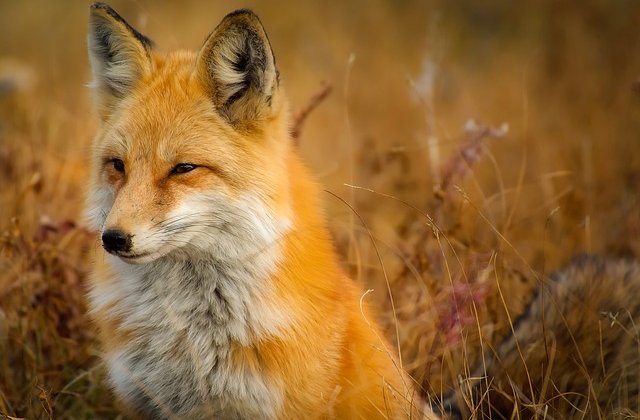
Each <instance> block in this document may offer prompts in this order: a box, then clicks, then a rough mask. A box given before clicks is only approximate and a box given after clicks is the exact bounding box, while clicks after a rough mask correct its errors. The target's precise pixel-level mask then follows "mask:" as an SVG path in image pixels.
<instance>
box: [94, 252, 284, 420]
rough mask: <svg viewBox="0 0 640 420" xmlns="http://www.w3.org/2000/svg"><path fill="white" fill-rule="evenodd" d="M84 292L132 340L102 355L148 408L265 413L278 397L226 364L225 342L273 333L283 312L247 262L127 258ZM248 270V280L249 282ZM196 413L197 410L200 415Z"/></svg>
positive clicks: (254, 376) (156, 413)
mask: <svg viewBox="0 0 640 420" xmlns="http://www.w3.org/2000/svg"><path fill="white" fill-rule="evenodd" d="M114 264H115V265H116V267H117V269H118V271H119V276H118V278H117V279H116V280H115V281H114V282H113V283H111V284H110V285H109V286H104V287H97V288H95V289H94V290H93V291H92V294H91V296H92V303H93V305H94V308H100V307H104V306H103V305H108V306H109V307H110V314H112V315H113V316H118V317H119V318H121V319H123V324H122V328H124V329H127V330H132V331H135V337H136V338H135V340H134V341H132V342H130V343H129V344H128V345H127V346H126V347H124V348H122V349H119V350H118V351H117V352H114V353H112V354H109V355H108V357H107V363H108V366H109V376H110V380H111V382H112V384H113V387H114V389H115V391H116V393H117V394H118V395H119V396H120V397H121V398H123V399H124V400H125V401H127V402H128V403H129V404H131V405H132V406H134V407H136V408H137V409H139V410H141V411H142V412H145V413H148V414H149V415H150V416H152V417H169V416H171V414H177V415H187V414H191V415H195V413H194V410H196V411H201V413H200V414H202V413H205V412H206V413H210V414H211V415H214V416H224V417H227V416H231V417H242V418H272V417H273V416H275V414H276V412H277V409H278V407H279V406H280V405H281V403H282V395H281V394H280V393H279V391H277V389H278V387H276V386H272V385H271V384H270V381H271V379H270V378H269V377H267V376H265V375H264V374H263V373H262V372H260V371H256V370H253V369H251V368H248V367H246V366H240V365H237V364H234V363H232V360H231V348H232V346H231V345H232V343H238V344H240V345H248V344H250V343H252V342H255V341H256V340H260V339H262V338H264V337H268V336H272V335H277V334H279V332H280V329H281V328H282V327H285V326H286V325H287V324H288V322H289V320H288V318H287V315H286V314H285V313H283V311H282V310H280V309H279V308H274V307H272V306H271V303H270V302H272V299H269V295H270V293H269V290H268V287H267V285H266V284H256V283H257V282H256V281H254V280H255V279H252V276H251V274H252V273H251V271H252V267H251V265H244V266H243V267H237V266H220V264H219V263H212V262H197V261H196V262H194V261H182V262H175V261H171V262H169V261H167V262H163V263H157V264H154V265H153V267H152V268H150V267H148V266H144V267H138V266H129V265H126V264H123V263H121V262H119V261H117V260H116V261H114ZM247 279H252V280H251V281H247ZM198 416H200V415H198Z"/></svg>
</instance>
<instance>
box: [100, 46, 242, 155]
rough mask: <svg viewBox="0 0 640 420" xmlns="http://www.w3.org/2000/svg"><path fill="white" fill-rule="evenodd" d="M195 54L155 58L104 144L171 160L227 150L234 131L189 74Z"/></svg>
mask: <svg viewBox="0 0 640 420" xmlns="http://www.w3.org/2000/svg"><path fill="white" fill-rule="evenodd" d="M194 62H195V55H194V54H193V53H188V52H178V53H172V54H170V55H164V56H156V57H154V71H153V72H152V74H151V75H149V78H148V80H144V81H143V82H141V83H139V84H138V86H136V87H135V89H134V91H133V92H132V94H131V95H130V96H129V97H128V98H125V99H124V100H123V101H122V104H121V106H120V109H119V110H118V111H117V113H116V115H114V118H113V120H112V121H113V122H112V124H111V125H110V126H109V129H108V130H107V131H106V132H105V137H104V142H103V146H104V148H105V149H109V150H108V152H110V153H112V154H115V155H127V156H129V157H130V158H132V159H137V160H139V159H143V158H145V157H150V158H154V159H155V158H158V157H160V158H163V159H164V160H168V161H171V160H175V159H176V158H185V156H184V155H187V157H188V155H189V154H198V155H200V156H202V155H203V154H206V155H213V156H215V155H216V154H219V153H223V152H224V151H227V152H228V149H229V147H233V142H231V141H230V140H231V138H232V137H233V136H234V132H233V130H232V129H231V128H230V127H229V126H228V124H227V123H225V121H224V120H223V119H222V118H221V117H220V116H219V114H218V113H217V112H216V111H215V108H214V104H213V103H212V101H211V100H210V98H209V97H207V95H206V94H205V92H204V90H203V88H202V86H201V85H200V84H199V83H198V80H197V79H196V78H195V77H194V76H193V66H194Z"/></svg>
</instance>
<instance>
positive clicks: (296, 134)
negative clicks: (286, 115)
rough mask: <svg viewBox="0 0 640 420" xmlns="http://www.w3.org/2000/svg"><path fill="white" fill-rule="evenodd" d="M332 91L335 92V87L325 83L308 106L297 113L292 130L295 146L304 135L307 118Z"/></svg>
mask: <svg viewBox="0 0 640 420" xmlns="http://www.w3.org/2000/svg"><path fill="white" fill-rule="evenodd" d="M332 90H333V86H331V85H330V84H327V83H323V84H322V87H321V88H320V90H319V91H318V92H316V94H315V95H313V96H312V97H311V98H310V99H309V101H308V102H307V105H306V106H305V107H304V108H302V109H301V110H300V111H298V112H296V113H295V115H294V116H293V128H292V129H291V137H293V141H294V143H295V144H299V143H300V134H301V133H302V126H303V125H304V123H305V121H306V120H307V117H308V116H309V114H310V113H311V112H312V111H313V110H314V109H316V108H317V107H318V105H320V104H321V103H322V101H324V100H325V99H326V98H327V96H329V94H330V93H331V91H332Z"/></svg>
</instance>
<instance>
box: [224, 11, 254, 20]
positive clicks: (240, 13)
mask: <svg viewBox="0 0 640 420" xmlns="http://www.w3.org/2000/svg"><path fill="white" fill-rule="evenodd" d="M245 16H246V17H250V18H255V19H257V18H258V15H256V14H255V12H254V11H253V10H251V9H238V10H234V11H233V12H231V13H229V14H228V15H227V16H225V18H234V17H245Z"/></svg>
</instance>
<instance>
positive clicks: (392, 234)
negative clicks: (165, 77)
mask: <svg viewBox="0 0 640 420" xmlns="http://www.w3.org/2000/svg"><path fill="white" fill-rule="evenodd" d="M247 5H249V6H251V7H253V8H254V9H255V10H256V11H257V12H258V13H259V15H260V16H261V18H262V20H263V22H264V24H265V25H266V27H267V30H268V31H269V34H270V38H271V40H272V42H273V44H274V49H275V52H276V56H277V58H278V63H279V66H280V70H281V73H282V75H283V78H284V83H285V85H286V87H287V90H288V93H289V96H290V97H291V99H292V104H293V108H294V111H295V110H301V111H300V112H302V113H304V112H305V109H304V106H305V104H307V101H308V99H309V98H310V97H311V96H312V95H313V94H314V93H316V92H318V91H319V89H320V86H321V85H322V82H327V83H328V84H330V85H331V86H332V87H333V92H332V94H331V95H330V96H329V97H328V98H327V99H326V100H325V101H324V102H323V103H322V104H321V105H320V106H319V107H318V108H317V109H315V110H314V111H313V113H312V114H311V115H310V116H309V118H308V119H307V120H306V123H305V126H304V130H303V131H301V133H302V134H301V137H300V142H301V144H300V148H301V151H302V154H303V155H304V157H305V158H306V159H307V161H308V162H309V164H310V165H311V166H312V168H314V170H315V172H316V173H317V174H318V175H319V177H320V179H321V181H322V182H323V184H324V185H325V186H326V188H327V190H329V191H331V192H332V193H333V194H335V195H337V196H339V197H340V198H342V199H344V200H345V201H346V202H347V203H349V204H350V206H351V207H352V208H353V209H355V211H357V213H358V216H360V217H362V218H363V220H364V221H365V222H366V227H367V228H368V229H365V228H364V226H363V225H362V224H361V223H360V221H359V220H360V219H359V217H358V216H356V215H354V214H353V212H352V210H351V208H349V207H348V206H345V205H344V203H343V202H342V201H341V200H337V199H335V198H334V197H333V196H332V195H330V194H327V196H326V203H327V207H328V212H329V215H330V216H331V218H330V220H331V227H332V229H333V231H334V234H335V237H336V241H337V243H338V246H339V249H340V251H341V253H342V254H343V256H344V260H345V264H346V266H347V268H348V269H349V271H350V272H351V274H352V276H353V278H354V279H356V281H358V282H361V283H362V284H363V285H364V286H365V287H366V288H367V289H368V288H373V289H374V292H373V293H371V294H369V295H367V296H366V299H371V300H373V301H374V302H375V303H376V304H377V305H378V306H379V307H381V308H382V309H383V311H382V313H383V316H382V319H381V321H382V322H383V323H385V325H386V326H387V331H388V334H389V338H390V340H391V341H392V342H399V343H400V347H401V349H402V355H403V362H404V366H405V368H407V369H408V370H409V371H410V372H412V373H413V374H414V376H415V377H416V379H417V380H418V381H419V382H420V383H422V384H423V386H424V388H425V389H426V390H427V391H429V392H430V393H431V394H432V395H433V396H435V397H436V398H437V397H439V396H441V395H443V394H446V393H447V392H448V391H449V390H450V389H451V388H452V387H455V386H456V384H457V383H458V375H461V376H462V377H463V378H464V377H465V376H467V375H468V374H469V372H472V371H473V366H474V365H475V364H476V363H477V361H478V360H479V359H480V358H481V355H482V354H483V353H484V352H485V351H486V350H487V348H489V347H491V346H494V345H495V344H496V343H497V342H498V341H499V340H500V338H501V337H503V336H504V335H505V334H507V333H508V331H509V330H510V328H511V325H512V320H513V319H515V318H516V317H517V316H518V315H519V314H520V313H521V312H522V311H523V308H524V307H525V305H526V302H527V301H528V300H529V298H530V295H531V293H532V290H533V289H534V288H535V287H537V285H538V281H539V280H540V279H542V278H544V275H545V274H548V273H549V272H551V271H552V270H554V269H555V268H556V267H557V266H558V265H559V264H561V263H562V262H564V261H566V260H568V258H569V257H570V256H571V255H573V254H576V253H582V252H590V253H600V254H610V255H625V256H633V257H637V256H638V254H639V253H640V239H639V238H640V210H639V209H640V205H639V204H640V203H639V202H638V201H639V199H640V142H639V141H638V134H639V133H640V95H639V94H638V92H639V91H638V88H637V86H638V83H639V82H638V80H640V79H639V78H640V54H638V47H639V46H640V34H639V33H638V31H637V19H636V17H637V16H638V14H639V13H640V6H639V5H638V4H637V2H633V1H631V0H624V1H619V2H615V3H611V2H607V1H604V0H589V1H584V2H580V3H575V4H573V3H566V2H555V1H551V0H549V1H530V2H525V3H521V2H512V3H506V2H505V4H499V3H492V4H491V5H476V6H470V5H464V4H463V2H457V1H455V2H450V1H433V2H420V1H411V2H403V3H402V4H399V3H398V4H396V3H394V2H384V1H382V0H380V1H366V2H365V1H358V2H349V3H347V2H345V3H339V4H335V5H333V6H332V7H328V6H327V5H325V4H324V3H321V2H318V3H300V4H296V5H290V4H286V5H285V2H282V1H274V2H270V3H268V4H266V3H263V2H253V1H248V2H245V3H239V2H235V1H233V2H229V4H226V3H225V4H224V5H221V4H219V3H215V2H214V3H212V2H201V1H196V0H193V1H185V2H180V3H175V4H171V5H166V4H165V5H160V4H158V3H154V2H150V1H140V2H138V1H136V2H132V1H131V2H128V1H118V2H114V4H113V6H114V7H116V9H118V10H119V11H120V12H121V13H122V14H123V15H124V16H126V17H127V18H128V19H129V20H130V21H131V23H132V24H134V25H135V26H137V27H138V28H139V29H141V30H142V31H143V32H145V33H147V34H149V35H150V36H151V37H152V38H154V40H155V41H156V42H157V44H158V45H160V46H161V47H162V48H164V49H173V48H177V47H186V48H197V47H198V46H199V45H200V43H201V42H202V40H203V39H204V36H205V35H206V34H207V33H208V32H209V31H210V30H211V29H212V28H213V26H214V25H215V24H216V23H217V21H218V20H219V19H220V17H221V16H222V15H223V14H224V13H225V12H227V11H229V10H230V9H232V8H235V7H240V6H247ZM87 8H88V5H87V4H86V3H84V2H80V1H70V2H42V1H34V2H4V3H2V4H0V372H2V374H0V415H7V416H14V417H25V418H41V417H44V418H47V417H62V418H95V417H113V416H116V415H117V414H116V413H117V411H116V410H115V408H114V406H113V401H112V397H111V395H110V394H109V392H108V391H107V390H106V389H105V388H104V387H103V385H102V380H101V379H102V374H103V372H102V368H101V366H100V362H99V358H98V356H99V354H100V350H99V345H98V344H97V343H96V342H95V339H94V328H93V327H92V326H91V324H90V323H89V322H88V320H87V316H86V305H85V301H84V288H85V286H86V275H87V272H88V269H89V267H88V261H89V260H90V255H88V254H89V252H90V251H89V250H90V249H93V245H94V242H93V241H95V240H96V238H95V235H94V234H92V233H91V232H87V231H85V230H84V229H83V227H82V226H83V219H82V217H81V209H82V201H83V197H84V192H83V189H84V188H85V175H86V171H87V168H86V156H87V155H88V145H89V142H90V138H91V135H92V133H93V131H94V127H95V120H94V118H95V117H94V116H93V114H92V112H91V111H90V101H89V97H88V96H89V95H88V92H87V90H86V89H85V88H84V85H85V83H86V81H87V80H88V74H89V72H88V63H87V59H86V53H85V30H86V15H87ZM470 117H474V118H477V119H478V120H479V121H483V122H485V123H486V124H487V126H488V127H498V128H499V127H500V126H501V124H502V123H503V122H506V123H508V125H509V130H508V132H507V133H495V132H492V131H491V130H489V129H483V128H482V127H478V126H476V127H468V128H470V130H467V131H465V130H464V128H463V127H464V125H465V123H466V121H468V119H469V118H470ZM299 132H300V131H299ZM498 134H500V135H498ZM492 137H494V138H492ZM495 137H499V138H495ZM372 238H373V241H375V245H376V247H377V249H378V250H379V251H380V259H379V258H378V256H377V255H376V247H374V246H373V244H372ZM380 260H382V262H383V263H384V266H385V268H386V274H387V275H386V276H385V275H383V272H382V270H381V263H380ZM385 277H386V278H385ZM387 280H388V285H389V288H388V287H387ZM390 296H392V297H393V303H394V308H395V312H394V313H392V311H391V300H390ZM392 315H393V316H392ZM396 331H397V334H396ZM520 402H521V403H522V404H525V405H526V404H527V402H526V401H525V400H524V398H523V400H522V401H520ZM543 406H544V404H543ZM593 413H594V414H592V413H588V414H587V417H590V416H592V417H595V418H597V417H598V413H597V411H594V412H593ZM636 414H637V413H629V415H630V416H633V415H636ZM540 416H541V417H544V415H542V414H541V415H540Z"/></svg>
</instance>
